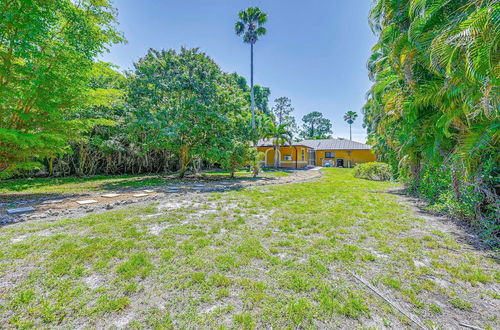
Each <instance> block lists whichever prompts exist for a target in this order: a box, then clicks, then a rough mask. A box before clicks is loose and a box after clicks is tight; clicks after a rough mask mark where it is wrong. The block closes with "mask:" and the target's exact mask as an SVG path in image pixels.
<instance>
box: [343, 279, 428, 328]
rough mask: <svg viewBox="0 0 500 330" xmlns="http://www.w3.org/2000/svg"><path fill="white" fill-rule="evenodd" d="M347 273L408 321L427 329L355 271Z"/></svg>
mask: <svg viewBox="0 0 500 330" xmlns="http://www.w3.org/2000/svg"><path fill="white" fill-rule="evenodd" d="M348 272H349V274H351V275H352V276H353V277H354V278H355V279H356V280H358V281H359V282H360V283H361V284H363V285H365V286H367V287H368V288H369V289H370V290H372V291H373V292H375V293H376V294H377V295H378V296H379V297H380V298H382V299H384V300H385V301H386V302H387V303H388V304H389V305H391V306H392V307H393V308H394V309H396V310H397V311H398V312H400V313H401V314H403V315H404V316H406V317H407V318H408V319H409V320H410V321H412V322H413V323H415V324H416V325H417V326H418V327H419V328H420V329H423V330H427V328H426V327H425V326H424V325H423V324H422V323H420V322H419V321H418V320H416V319H414V318H413V316H412V315H410V313H408V312H406V311H404V310H403V309H402V308H401V307H399V306H398V305H396V304H395V303H394V302H392V301H391V300H390V299H389V298H387V297H385V296H384V295H383V294H382V293H380V291H378V290H377V289H376V288H375V287H374V286H373V285H371V284H370V283H369V282H368V281H366V280H365V279H363V278H362V277H360V276H358V275H356V274H355V273H353V272H351V271H349V270H348Z"/></svg>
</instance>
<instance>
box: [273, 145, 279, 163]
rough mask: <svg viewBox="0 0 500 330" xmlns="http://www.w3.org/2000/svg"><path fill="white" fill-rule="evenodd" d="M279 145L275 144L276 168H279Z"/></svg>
mask: <svg viewBox="0 0 500 330" xmlns="http://www.w3.org/2000/svg"><path fill="white" fill-rule="evenodd" d="M278 160H279V158H278V146H277V145H275V146H274V168H278Z"/></svg>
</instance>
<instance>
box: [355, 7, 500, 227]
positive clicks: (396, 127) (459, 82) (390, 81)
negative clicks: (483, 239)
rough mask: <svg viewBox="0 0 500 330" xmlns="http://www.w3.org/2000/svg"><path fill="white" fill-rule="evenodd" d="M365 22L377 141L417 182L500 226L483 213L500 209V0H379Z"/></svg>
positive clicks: (422, 190)
mask: <svg viewBox="0 0 500 330" xmlns="http://www.w3.org/2000/svg"><path fill="white" fill-rule="evenodd" d="M370 23H371V25H372V28H373V30H374V32H375V33H376V34H377V36H378V42H377V44H376V45H375V47H374V48H373V54H372V55H371V57H370V59H369V62H368V68H369V70H370V77H371V79H372V80H373V86H372V88H371V90H370V92H369V98H368V101H367V104H366V105H365V107H364V113H365V125H366V127H367V128H368V132H369V141H370V143H371V144H372V145H373V146H374V150H375V151H376V153H377V154H378V155H379V157H380V158H381V159H383V160H385V161H387V162H389V163H391V165H392V166H393V168H394V169H395V171H396V172H398V173H399V174H400V177H401V178H402V179H403V180H405V181H406V182H407V183H408V184H409V186H410V188H411V189H412V190H413V191H415V192H418V193H419V194H421V195H422V196H424V197H426V198H427V199H428V200H430V201H432V202H435V203H436V205H444V206H445V207H446V209H447V210H448V211H450V212H452V213H453V214H455V215H458V216H465V217H473V216H474V215H475V216H476V218H477V219H479V220H481V221H479V222H480V223H481V226H483V229H485V231H487V232H490V235H491V234H492V232H493V233H495V232H496V234H494V235H499V232H500V227H499V224H498V222H495V221H490V220H487V219H493V218H496V219H498V218H500V211H499V210H500V201H499V198H498V188H496V187H498V186H496V187H495V185H498V183H495V180H498V179H495V177H497V178H498V164H499V157H500V156H499V155H500V152H499V150H500V148H499V138H500V115H499V106H500V97H499V95H500V93H499V85H500V80H499V77H500V64H499V62H500V61H499V60H500V48H499V47H500V3H499V2H498V1H494V0H454V1H441V0H427V1H420V0H418V1H417V0H404V1H382V0H377V1H375V2H374V6H373V9H372V11H371V13H370ZM485 219H486V220H485ZM495 228H496V229H495ZM494 235H493V236H494Z"/></svg>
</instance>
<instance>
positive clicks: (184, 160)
mask: <svg viewBox="0 0 500 330" xmlns="http://www.w3.org/2000/svg"><path fill="white" fill-rule="evenodd" d="M187 166H188V146H187V145H183V146H182V148H181V157H180V171H179V178H183V177H184V174H185V173H186V171H187Z"/></svg>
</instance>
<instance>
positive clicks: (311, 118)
mask: <svg viewBox="0 0 500 330" xmlns="http://www.w3.org/2000/svg"><path fill="white" fill-rule="evenodd" d="M302 121H303V122H304V124H303V125H302V130H301V131H300V134H299V135H300V137H301V138H303V139H329V138H331V135H330V134H332V123H331V122H330V120H329V119H326V118H324V117H323V114H322V113H321V112H318V111H313V112H311V113H309V114H307V115H305V116H304V117H303V118H302Z"/></svg>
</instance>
